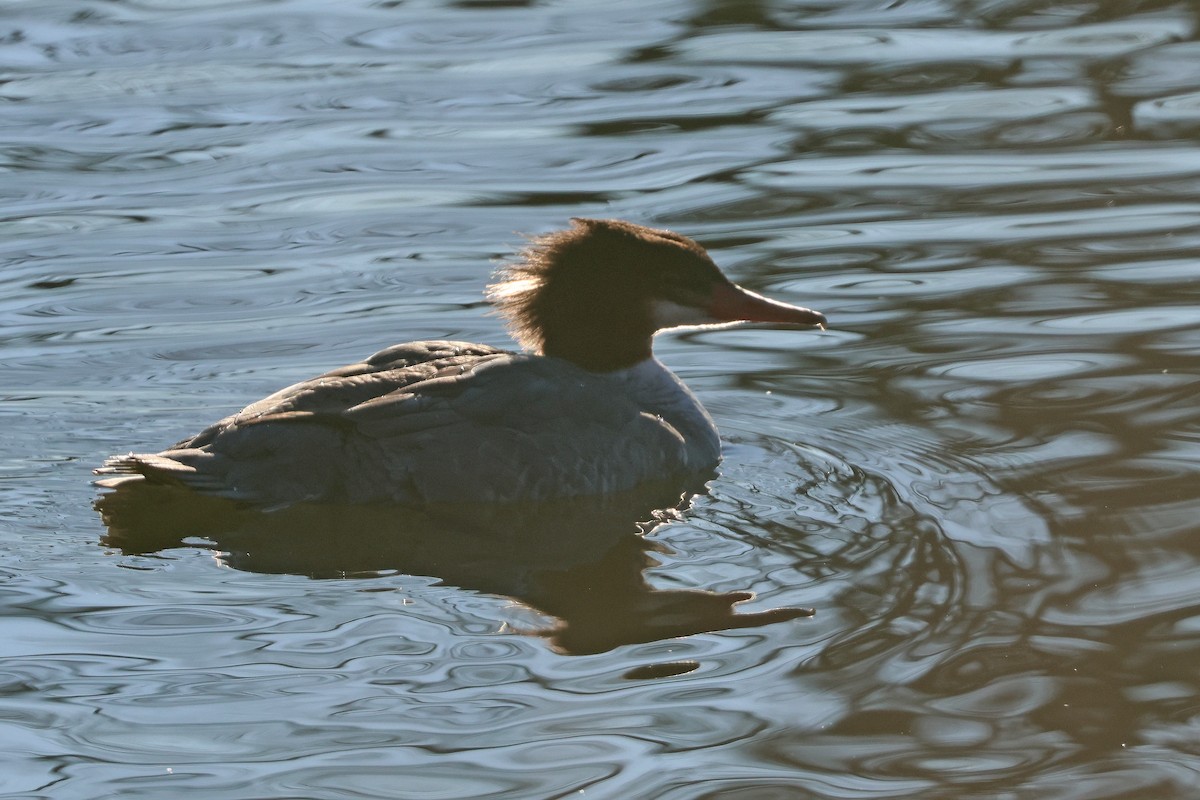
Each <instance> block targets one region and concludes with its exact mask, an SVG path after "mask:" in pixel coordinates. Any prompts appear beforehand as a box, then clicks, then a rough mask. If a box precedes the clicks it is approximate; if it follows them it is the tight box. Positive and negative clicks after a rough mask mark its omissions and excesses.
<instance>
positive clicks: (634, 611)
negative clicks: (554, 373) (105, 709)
mask: <svg viewBox="0 0 1200 800" xmlns="http://www.w3.org/2000/svg"><path fill="white" fill-rule="evenodd" d="M689 496H690V494H689V493H688V492H687V491H684V490H683V489H682V488H681V486H680V484H679V483H678V482H675V483H673V485H661V484H660V485H657V486H652V487H646V488H644V489H643V490H639V491H637V492H630V493H624V494H617V495H608V496H604V497H601V498H594V499H587V500H583V501H581V500H579V499H574V500H571V501H563V502H551V503H539V504H530V505H528V506H502V507H494V506H474V507H471V506H458V507H454V508H443V509H435V510H426V511H414V510H412V509H407V508H399V507H395V506H307V507H306V506H294V507H292V508H287V509H282V510H279V511H274V512H263V511H258V510H254V509H250V508H247V507H245V506H242V505H239V504H236V503H233V502H231V501H227V500H220V499H214V498H205V497H202V496H199V495H196V494H195V493H193V492H188V491H186V490H181V489H176V488H173V487H163V486H153V485H148V484H144V483H134V484H130V485H129V486H126V487H122V488H121V489H119V490H117V491H114V492H111V493H109V494H106V495H104V496H102V497H101V498H100V499H99V500H97V502H96V508H97V510H98V511H99V512H100V514H101V516H102V517H103V519H104V522H105V524H106V525H107V526H108V532H107V534H106V535H105V536H104V538H103V539H102V544H104V545H105V546H108V547H113V548H117V549H119V550H121V551H122V552H124V553H126V554H144V553H153V552H157V551H159V550H164V549H167V548H171V547H180V546H185V544H186V545H187V546H196V545H197V543H198V542H202V543H204V544H203V546H209V547H212V548H213V549H214V550H216V551H218V553H219V558H220V559H221V561H222V562H224V563H225V564H227V565H228V566H230V567H233V568H235V569H240V570H246V571H252V572H263V573H286V574H298V575H307V576H310V577H315V578H355V577H359V578H370V577H376V576H378V575H379V574H380V573H385V572H402V573H405V574H412V575H430V576H434V577H437V578H439V579H440V581H441V582H442V583H445V584H451V585H455V586H461V587H463V588H465V589H472V590H476V591H482V592H489V593H493V594H500V595H506V596H509V597H513V598H515V599H517V600H520V601H521V602H523V603H525V604H527V605H529V606H531V607H533V608H535V609H537V610H539V611H542V612H544V613H546V614H549V615H551V616H553V617H555V618H557V620H558V621H557V623H556V624H555V625H553V626H552V627H551V628H549V629H548V630H541V631H532V633H535V634H537V635H541V636H544V637H546V638H547V639H548V640H549V641H550V642H551V644H552V645H553V646H554V648H555V649H556V650H558V651H560V652H563V653H569V654H581V653H595V652H601V651H605V650H609V649H611V648H614V647H618V646H620V645H623V644H633V643H637V642H648V641H656V640H659V639H665V638H670V637H676V636H687V635H691V634H695V633H703V632H708V631H719V630H728V629H733V628H750V627H757V626H760V625H766V624H769V623H773V622H781V621H784V620H790V619H795V618H797V617H804V616H809V615H811V614H812V611H811V610H807V609H799V608H777V609H770V610H767V611H761V612H755V613H746V614H738V613H735V610H734V606H735V604H737V603H739V602H742V601H744V600H748V599H750V598H751V597H752V595H751V594H750V593H749V592H728V593H714V592H708V591H703V590H696V589H657V588H654V587H652V586H650V585H649V584H648V583H647V582H646V580H645V576H644V575H643V571H644V570H645V569H646V568H648V567H651V566H654V565H655V564H656V561H655V559H654V557H653V556H652V555H651V551H653V550H655V549H656V548H659V547H660V546H659V545H657V544H656V543H654V542H653V541H651V540H649V539H647V538H645V536H643V535H642V534H643V533H645V532H647V531H649V530H650V529H652V528H653V527H655V525H657V524H659V522H656V521H655V520H656V519H658V520H661V519H662V518H665V517H663V515H662V514H661V512H659V513H656V512H657V511H658V510H659V509H672V508H679V507H681V506H683V505H686V504H687V502H688V501H687V498H688V497H689ZM185 540H186V542H185Z"/></svg>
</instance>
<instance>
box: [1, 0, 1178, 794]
mask: <svg viewBox="0 0 1200 800" xmlns="http://www.w3.org/2000/svg"><path fill="white" fill-rule="evenodd" d="M1197 22H1198V20H1197V13H1196V9H1195V7H1194V5H1193V4H1191V3H1186V2H1182V0H1175V1H1174V2H1172V1H1171V0H1165V1H1163V2H1156V3H1128V2H1116V0H1088V1H1085V2H1080V3H1057V4H1055V3H1052V4H1029V3H1024V2H965V3H963V2H956V3H951V2H939V0H931V1H929V2H900V3H896V2H884V0H862V1H861V2H841V1H835V0H806V1H805V2H796V3H782V2H697V3H688V2H682V0H652V1H651V2H645V1H644V0H643V1H642V2H636V3H634V2H589V0H579V1H578V2H566V1H565V0H564V1H563V2H546V3H524V2H516V3H480V2H458V3H454V2H433V1H432V0H428V1H426V2H400V3H369V2H359V3H343V4H339V5H338V6H336V8H335V7H331V6H330V5H329V4H323V3H315V2H311V0H291V1H290V2H276V3H267V2H241V3H221V2H210V3H195V4H179V3H173V2H165V1H159V0H149V1H144V2H105V3H100V2H69V3H68V2H44V0H39V2H37V3H33V2H10V3H8V4H7V5H6V6H5V9H4V11H3V13H0V107H2V108H3V127H4V133H3V137H2V140H0V234H2V236H0V287H2V288H0V322H2V327H0V415H2V417H3V422H2V423H0V424H2V425H3V430H4V435H3V437H0V574H2V575H3V578H4V581H3V583H2V584H0V593H2V594H3V609H4V613H3V617H2V618H0V641H2V642H3V644H2V645H0V656H2V660H0V686H2V687H3V692H2V694H0V741H3V742H4V743H5V747H4V752H5V754H6V755H5V757H4V761H5V762H6V763H5V765H4V768H3V769H0V793H3V794H4V795H5V796H11V797H23V798H25V797H28V798H34V797H46V798H51V797H52V798H55V800H70V798H81V799H83V798H86V800H93V798H96V797H116V796H120V797H155V798H158V797H181V796H193V797H203V798H206V800H208V799H212V798H230V800H232V799H233V798H239V799H240V798H245V797H264V798H265V797H278V798H285V797H287V798H291V797H306V798H339V799H340V798H417V797H420V798H429V797H496V798H501V797H503V798H530V797H558V796H566V795H574V794H578V793H579V792H585V793H586V794H587V795H588V796H592V797H611V798H628V797H647V798H649V797H654V798H669V799H671V800H674V799H675V798H701V797H737V798H763V797H782V796H787V797H809V798H874V799H876V800H878V799H879V798H897V799H899V798H911V797H923V798H947V799H950V798H963V797H977V798H995V800H1001V799H1002V798H1003V799H1005V800H1008V799H1010V798H1026V797H1037V798H1064V799H1065V798H1088V799H1089V800H1095V799H1096V798H1126V797H1128V798H1133V797H1138V798H1142V797H1154V798H1176V797H1178V798H1187V797H1192V796H1194V793H1195V789H1194V787H1195V786H1196V785H1200V757H1198V750H1197V747H1196V741H1197V737H1198V735H1200V683H1198V680H1197V674H1196V666H1195V665H1196V663H1197V660H1198V658H1200V547H1198V546H1197V544H1196V543H1197V541H1198V539H1197V536H1198V535H1200V529H1198V528H1197V521H1196V520H1197V513H1196V512H1197V508H1198V501H1200V482H1198V480H1197V477H1196V475H1197V468H1198V466H1200V404H1198V402H1197V396H1198V391H1197V389H1198V381H1197V363H1198V358H1197V357H1198V356H1200V311H1198V310H1197V309H1200V302H1198V301H1200V269H1198V268H1197V266H1196V261H1197V257H1198V255H1200V201H1198V200H1197V197H1198V196H1200V192H1198V189H1200V147H1197V146H1196V143H1195V137H1196V134H1197V133H1198V132H1200V68H1198V67H1197V66H1196V65H1197V64H1198V63H1200V61H1198V60H1197V56H1200V42H1198V41H1197V36H1196V33H1197ZM571 216H606V217H620V218H626V219H631V220H634V221H637V222H642V223H646V224H654V225H662V226H666V227H671V228H674V229H676V230H679V231H681V232H683V233H686V234H688V235H690V236H693V237H695V238H697V239H698V240H700V241H701V242H702V243H703V244H704V245H705V246H707V247H708V248H709V249H710V251H711V252H712V253H713V255H714V257H715V258H716V260H717V261H718V263H720V264H721V265H722V266H723V267H724V268H725V269H726V271H727V272H728V273H729V274H730V275H731V276H732V277H733V278H735V279H736V280H738V281H739V282H741V283H743V284H744V285H747V286H748V287H750V288H752V289H755V290H756V291H761V292H764V293H768V294H771V295H772V296H776V297H779V298H781V299H784V300H788V301H792V302H797V303H801V304H804V305H808V306H811V307H814V308H818V309H820V310H822V311H824V312H825V313H826V314H827V315H828V316H829V318H830V320H831V329H830V330H829V331H828V332H827V333H824V334H821V333H807V332H797V331H782V330H774V329H771V328H769V327H768V328H747V329H741V330H732V331H731V330H726V331H705V332H693V333H687V334H676V335H671V336H664V337H661V338H660V340H659V342H658V353H659V356H660V357H661V358H662V359H663V360H664V361H665V362H667V363H668V364H669V365H671V366H672V367H673V368H674V369H676V371H677V372H678V373H679V374H680V375H681V376H682V377H683V378H684V379H685V380H687V382H688V383H689V384H690V385H691V386H692V387H693V388H694V389H695V390H696V391H697V393H698V394H699V395H700V396H701V398H702V399H703V401H704V403H705V404H706V405H707V406H708V408H709V409H710V411H711V412H712V413H713V415H714V417H715V418H716V419H717V422H718V424H719V426H720V427H721V429H722V431H723V433H724V437H725V441H726V450H725V461H724V464H723V466H722V469H721V474H720V475H719V476H718V477H717V478H716V479H715V480H714V481H713V482H712V483H711V484H710V488H709V491H708V493H707V494H704V495H702V496H699V497H697V498H696V499H695V500H694V501H693V503H692V504H691V506H690V507H689V508H687V509H685V510H683V511H682V512H679V513H676V514H674V515H666V516H662V515H660V517H661V519H660V520H659V524H657V525H655V524H653V523H649V524H646V525H643V526H642V530H644V531H646V532H647V533H646V536H645V538H644V539H637V538H635V537H634V535H633V534H632V533H630V532H629V531H627V530H624V529H622V533H621V535H620V536H619V537H617V540H616V542H615V544H613V548H614V549H611V550H610V549H608V548H606V547H600V546H599V545H597V546H596V552H587V551H580V550H578V549H576V548H575V547H574V546H573V545H572V546H568V547H564V548H561V550H559V551H557V552H555V551H552V550H551V549H547V548H535V552H534V553H532V554H530V553H525V554H522V553H516V554H512V553H510V554H509V556H510V558H509V560H508V561H506V562H505V561H504V559H501V558H499V557H498V556H497V557H495V558H493V557H492V556H495V555H496V554H495V553H494V552H489V551H488V549H487V548H486V547H481V549H479V550H472V549H471V548H469V547H465V548H461V549H460V550H457V551H452V552H451V553H450V554H449V556H452V557H448V556H447V553H445V552H441V553H414V551H412V550H407V549H404V548H399V547H395V550H396V551H398V552H391V553H389V552H383V553H382V554H381V553H380V552H379V549H378V548H368V550H369V552H367V553H366V556H369V558H366V559H365V560H359V561H357V562H356V561H353V560H352V559H351V556H352V555H354V554H355V553H356V552H357V551H355V548H354V547H353V544H354V541H355V540H354V535H355V532H356V531H364V530H368V531H374V532H375V533H378V532H379V530H383V529H385V528H386V526H385V525H384V523H382V522H380V521H378V520H366V521H363V520H357V521H356V523H355V525H350V526H347V525H343V526H342V527H341V528H338V527H337V526H336V525H335V526H333V528H337V530H336V532H337V533H338V534H339V536H341V537H342V538H335V539H334V540H333V541H328V543H326V540H324V539H322V538H321V536H320V534H321V529H318V530H317V531H316V536H315V539H314V538H313V537H312V536H309V537H308V538H305V539H303V540H301V539H300V538H299V537H298V536H297V538H296V539H295V545H294V546H288V547H284V548H281V549H280V550H279V551H269V552H267V553H265V554H264V553H263V551H262V549H261V548H243V549H241V550H239V549H238V548H237V547H233V546H230V547H227V548H226V549H225V550H224V551H221V550H218V551H216V552H214V550H213V549H212V548H211V547H209V546H207V545H206V540H205V539H203V538H192V539H189V538H187V536H189V535H193V534H196V535H200V536H203V535H204V534H205V533H208V534H213V533H214V525H215V523H214V522H213V520H214V519H217V518H218V517H216V516H213V515H212V514H210V512H209V511H205V510H203V509H200V510H196V509H191V508H190V507H188V506H186V505H181V506H175V507H174V512H175V516H174V518H173V521H174V522H176V523H180V518H182V523H187V524H182V523H181V524H180V525H177V526H176V527H175V528H172V530H170V531H167V533H168V534H170V535H168V536H167V537H166V538H165V539H164V541H163V542H160V543H158V544H159V545H160V546H156V547H144V548H141V549H140V550H139V549H137V548H124V549H122V548H121V547H119V546H116V545H115V544H114V543H113V542H112V541H111V540H110V539H107V538H106V537H107V536H109V535H110V532H109V531H108V530H107V529H106V528H105V526H104V525H103V524H102V522H101V520H100V518H99V516H98V515H97V514H96V512H95V511H94V510H93V508H92V503H93V501H94V500H95V499H96V496H97V495H96V492H95V490H94V489H93V488H92V487H91V486H90V484H89V480H90V477H91V475H90V470H91V469H92V468H93V467H94V466H96V465H97V464H99V463H100V462H101V461H102V460H103V458H104V457H105V456H106V455H108V454H110V453H113V452H123V451H128V450H154V449H159V448H161V447H163V446H165V445H167V444H169V443H171V442H173V441H176V440H178V439H179V438H181V437H183V436H186V435H190V434H192V433H194V432H196V431H197V430H198V429H199V428H201V427H203V426H204V425H206V424H207V423H208V422H210V421H212V420H214V419H216V418H218V417H220V416H223V415H224V414H226V413H228V412H230V411H232V410H235V409H237V408H239V407H241V406H242V405H245V404H246V403H248V402H250V401H252V400H255V399H258V398H259V397H262V396H264V395H265V394H267V393H269V392H271V391H274V390H275V389H277V388H279V387H281V386H283V385H285V384H287V383H290V382H293V381H296V380H300V379H303V378H306V377H309V376H311V375H314V374H317V373H319V372H322V371H325V370H327V369H329V368H331V367H334V366H337V365H340V364H343V363H350V362H353V361H357V360H360V359H362V358H363V357H364V356H366V355H368V354H369V353H371V352H373V351H375V350H378V349H381V348H382V347H384V346H386V345H388V344H392V343H394V342H398V341H403V340H406V339H410V338H461V339H467V340H472V341H484V342H488V343H492V344H501V343H504V342H505V341H506V338H505V335H504V332H503V330H502V328H501V323H500V321H499V320H498V319H497V318H495V317H493V316H488V315H486V314H485V313H484V312H485V307H484V304H483V301H482V294H481V289H482V286H483V284H484V282H485V281H486V279H487V276H488V274H489V273H490V271H491V270H492V268H493V267H494V265H495V260H496V259H497V258H500V257H503V256H505V255H506V254H508V253H511V252H512V251H513V249H515V248H518V247H519V246H520V245H521V242H522V238H521V234H522V233H538V232H543V231H547V230H551V229H554V228H557V227H560V226H562V225H564V224H565V222H566V220H567V218H569V217H571ZM597 516H602V514H599V513H598V514H597ZM220 519H222V520H223V524H226V523H227V524H226V528H223V529H222V530H223V531H233V533H234V534H237V533H238V532H239V531H242V530H243V528H244V525H243V522H244V521H243V520H240V519H238V518H234V519H232V520H230V519H227V518H224V517H220ZM593 521H594V519H593ZM318 522H319V521H318ZM406 523H409V524H411V521H408V520H406ZM331 524H332V523H331ZM584 524H585V523H584V522H583V521H581V519H580V518H572V517H571V515H570V514H569V513H567V512H563V516H562V517H561V518H559V517H556V516H552V518H551V519H550V521H549V522H548V523H547V527H546V530H549V531H551V532H553V531H556V530H561V531H563V532H564V534H566V533H569V532H570V531H574V532H575V533H577V534H578V533H580V532H581V530H582V528H581V526H583V525H584ZM314 525H315V523H314ZM189 526H190V527H189ZM239 526H243V527H239ZM555 526H558V527H555ZM300 527H301V526H300V524H299V523H298V522H297V523H296V527H295V528H285V529H284V530H283V531H282V532H281V533H278V537H282V536H286V535H287V533H288V532H289V531H293V532H294V531H297V530H299V528H300ZM409 530H413V529H409ZM309 533H312V532H311V531H310V532H309ZM278 537H277V538H278ZM235 538H236V537H235ZM301 541H303V546H301ZM568 541H569V539H568ZM589 541H593V540H589ZM233 543H234V544H236V543H237V542H236V541H235V542H233ZM227 544H228V542H227ZM360 550H361V548H360ZM384 550H385V551H386V548H384ZM357 554H358V555H363V553H361V552H358V553H357ZM416 555H420V556H421V558H416V557H415V556H416ZM481 556H487V557H481ZM525 556H529V558H530V559H534V558H535V557H537V558H544V559H547V560H548V561H549V562H551V564H552V566H553V567H554V568H555V569H557V572H556V571H554V570H551V573H550V574H551V577H550V578H546V577H545V575H544V574H542V573H539V575H542V577H536V578H531V576H530V572H529V566H530V565H529V563H528V562H526V561H525V560H524V559H525ZM498 561H501V562H504V569H497V562H498ZM480 564H482V565H483V566H482V567H480V566H479V565H480ZM322 566H326V567H328V569H327V570H322V569H317V567H322ZM314 575H315V576H316V577H314ZM340 575H345V576H346V577H338V576H340ZM589 592H590V593H591V594H589ZM700 592H708V593H709V594H703V595H702V594H700ZM743 593H753V597H752V598H751V599H748V600H744V601H743V602H738V603H736V605H735V604H734V601H736V600H742V599H743V598H745V597H746V596H747V595H746V594H743ZM596 598H599V599H598V600H597V599H596ZM706 598H707V599H706ZM712 598H716V600H713V599H712ZM809 608H811V609H813V610H815V614H814V615H813V616H812V617H811V618H809V617H804V616H798V615H797V614H796V613H789V612H787V611H786V610H787V609H809ZM680 609H683V611H680ZM779 609H782V610H783V611H778V610H779ZM672 614H674V616H672ZM730 615H734V616H736V617H738V619H736V620H735V619H733V618H732V617H730ZM670 620H674V623H672V624H676V627H671V624H667V622H664V621H670ZM679 620H683V622H679ZM684 623H694V624H691V626H690V627H691V628H692V629H691V630H689V629H688V625H686V624H684ZM743 623H744V624H745V625H746V626H745V627H741V626H740V625H742V624H743ZM681 625H682V626H683V627H680V626H681ZM698 631H707V632H698ZM568 633H571V634H573V635H568Z"/></svg>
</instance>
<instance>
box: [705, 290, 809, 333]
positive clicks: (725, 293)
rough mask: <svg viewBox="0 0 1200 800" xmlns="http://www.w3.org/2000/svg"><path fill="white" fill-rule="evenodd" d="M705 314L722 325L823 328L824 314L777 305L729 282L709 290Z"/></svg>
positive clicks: (799, 307)
mask: <svg viewBox="0 0 1200 800" xmlns="http://www.w3.org/2000/svg"><path fill="white" fill-rule="evenodd" d="M708 313H709V314H711V315H712V316H713V317H714V318H716V319H719V320H721V321H722V322H788V323H792V324H794V325H819V326H820V327H822V328H824V327H825V315H824V314H822V313H821V312H819V311H813V310H812V309H811V308H803V307H801V306H793V305H788V304H787V303H780V302H779V301H777V300H771V299H769V298H766V297H763V296H762V295H760V294H755V293H754V292H751V291H749V290H748V289H743V288H742V287H740V286H738V285H737V284H733V283H730V284H721V285H719V286H717V288H715V289H713V293H712V297H711V298H710V300H709V306H708Z"/></svg>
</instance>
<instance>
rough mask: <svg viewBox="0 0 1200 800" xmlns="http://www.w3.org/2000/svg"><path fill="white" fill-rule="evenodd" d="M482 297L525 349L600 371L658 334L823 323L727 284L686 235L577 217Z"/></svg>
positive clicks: (638, 354)
mask: <svg viewBox="0 0 1200 800" xmlns="http://www.w3.org/2000/svg"><path fill="white" fill-rule="evenodd" d="M488 298H489V299H490V300H491V301H492V302H493V303H494V304H495V306H496V309H497V311H498V312H499V314H500V315H501V316H503V317H504V318H505V319H506V320H507V322H508V328H509V331H510V332H511V333H512V335H513V338H515V339H516V340H517V341H518V342H519V343H520V344H521V345H522V346H523V347H525V348H526V349H528V350H530V351H532V352H535V353H541V354H543V355H548V356H557V357H560V358H565V359H567V360H569V361H572V362H574V363H576V364H578V365H579V366H581V367H584V368H585V369H589V370H593V371H597V372H605V371H609V370H613V369H620V368H622V367H628V366H632V365H634V364H636V363H638V362H639V361H642V360H644V359H646V358H649V357H650V354H651V340H652V338H653V336H654V333H655V332H656V331H658V330H660V329H662V328H669V327H675V326H679V325H696V324H714V323H724V322H734V321H739V320H753V319H763V320H764V321H772V322H800V323H803V324H808V325H813V324H819V323H823V322H824V317H821V316H820V315H819V314H816V312H812V311H808V310H807V309H800V308H797V307H795V306H787V305H784V304H782V303H775V302H774V301H770V300H766V299H765V298H761V297H759V296H758V295H754V294H753V293H750V292H746V291H745V290H744V289H741V288H740V287H738V286H736V285H734V284H733V283H731V282H730V281H729V279H728V278H726V277H725V276H724V275H722V274H721V271H720V269H719V268H718V267H717V265H716V264H714V263H713V261H712V259H711V258H710V257H709V255H708V253H707V252H706V251H705V250H704V248H703V247H701V246H700V245H699V244H697V243H696V242H694V241H692V240H691V239H689V238H687V237H686V236H681V235H679V234H677V233H673V232H672V231H667V230H659V229H655V228H648V227H645V226H643V225H636V224H634V223H632V222H624V221H622V220H599V219H580V218H576V219H572V220H571V227H570V228H568V229H566V230H561V231H555V232H553V233H549V234H546V235H544V236H539V237H536V238H534V239H532V240H531V241H530V243H529V245H528V246H527V247H526V248H525V249H524V250H522V251H521V252H520V253H519V254H518V260H517V261H515V262H513V263H510V264H507V265H505V266H504V267H502V268H501V269H500V270H499V271H498V272H497V274H496V276H495V280H494V282H493V283H492V285H491V286H490V287H489V289H488ZM799 312H803V313H802V314H801V313H799ZM789 314H790V315H791V316H788V315H789ZM764 315H765V316H764Z"/></svg>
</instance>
